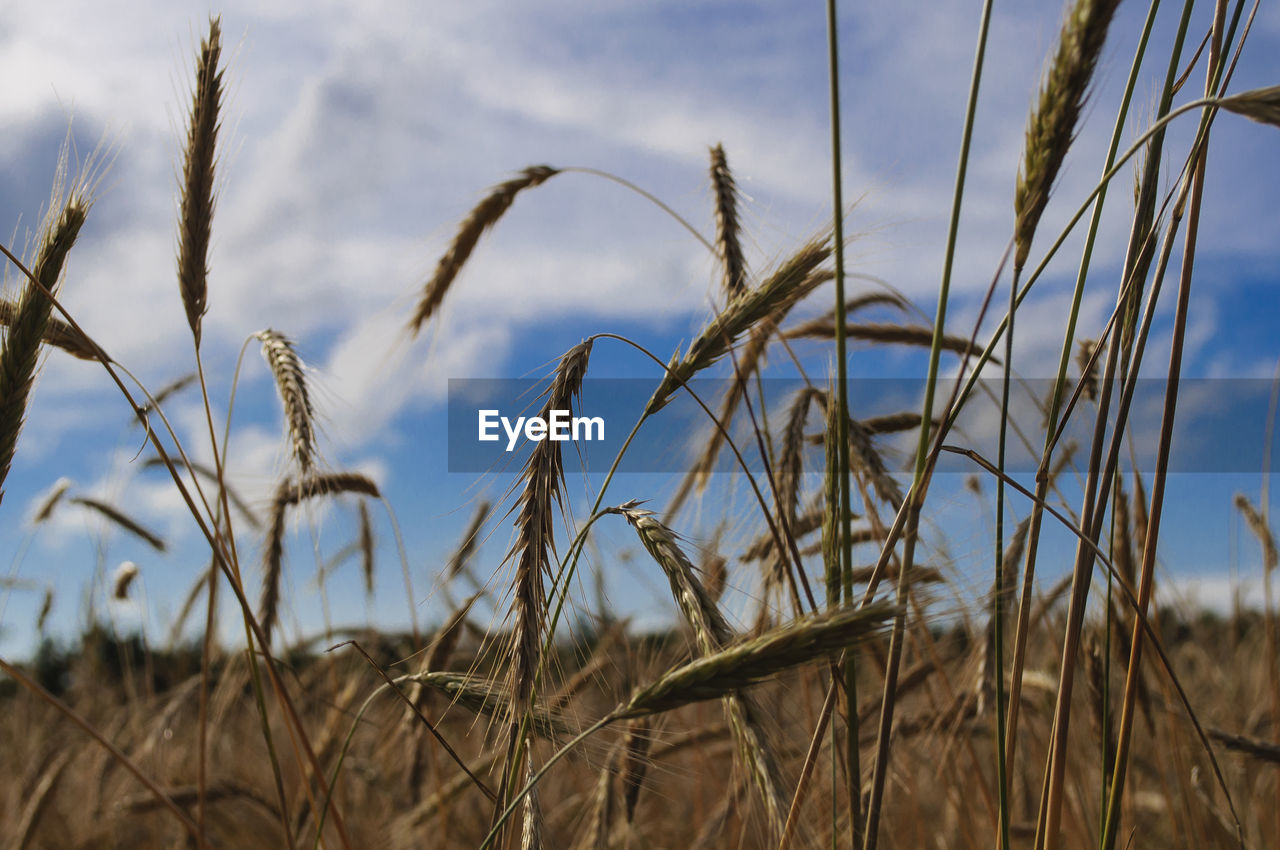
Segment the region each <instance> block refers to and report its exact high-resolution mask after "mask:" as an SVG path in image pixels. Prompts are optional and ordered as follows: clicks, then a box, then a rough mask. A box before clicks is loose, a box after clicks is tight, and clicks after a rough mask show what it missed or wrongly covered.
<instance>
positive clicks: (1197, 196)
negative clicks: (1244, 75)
mask: <svg viewBox="0 0 1280 850" xmlns="http://www.w3.org/2000/svg"><path fill="white" fill-rule="evenodd" d="M1226 7H1227V4H1226V0H1219V2H1218V5H1217V9H1216V12H1215V17H1214V28H1213V33H1214V37H1213V39H1212V41H1211V46H1210V56H1209V77H1208V80H1207V81H1206V84H1205V90H1206V93H1212V92H1213V90H1214V88H1215V84H1216V82H1217V79H1218V75H1219V73H1220V71H1221V65H1220V57H1221V55H1222V32H1223V27H1224V25H1225V19H1226ZM1233 29H1234V23H1233ZM1212 118H1213V111H1212V110H1211V109H1209V110H1206V113H1205V115H1204V118H1203V120H1202V125H1201V126H1202V129H1203V131H1204V132H1205V133H1206V135H1205V136H1204V137H1203V140H1202V141H1201V143H1200V144H1199V145H1198V148H1197V151H1198V156H1197V160H1196V166H1195V170H1194V173H1193V175H1192V178H1191V181H1190V199H1189V202H1188V205H1187V232H1186V237H1185V242H1184V246H1183V263H1182V273H1181V280H1180V281H1179V287H1178V301H1177V307H1176V311H1175V313H1174V330H1173V338H1172V341H1171V343H1170V353H1169V378H1168V389H1167V390H1166V392H1165V407H1164V413H1163V417H1162V420H1161V426H1160V442H1159V448H1158V452H1157V458H1156V470H1155V476H1154V479H1153V484H1152V491H1151V508H1150V513H1149V515H1148V520H1147V533H1146V539H1145V541H1144V545H1143V552H1142V576H1141V580H1140V583H1139V590H1138V596H1139V599H1138V605H1139V611H1140V613H1141V614H1142V615H1144V616H1145V614H1146V611H1147V607H1148V605H1149V604H1150V598H1151V586H1152V576H1153V573H1154V570H1155V550H1156V543H1157V540H1158V537H1159V533H1160V519H1161V514H1162V511H1163V501H1164V488H1165V481H1166V478H1167V474H1168V465H1169V452H1170V444H1171V442H1172V439H1173V423H1174V416H1175V414H1176V412H1177V402H1178V385H1179V381H1180V377H1181V372H1182V353H1183V346H1184V342H1185V337H1186V324H1187V310H1188V304H1189V302H1190V295H1191V278H1192V270H1193V268H1194V264H1195V251H1196V241H1197V236H1198V233H1199V220H1200V207H1201V199H1202V197H1203V191H1204V177H1205V162H1206V159H1207V153H1208V138H1207V130H1208V124H1209V122H1210V121H1212ZM1198 141H1200V140H1198ZM1184 197H1185V189H1184ZM1182 202H1183V199H1182V198H1180V199H1179V204H1178V206H1179V208H1180V207H1181V206H1182ZM1142 638H1143V635H1142V633H1141V632H1140V631H1139V630H1138V629H1137V627H1136V625H1135V633H1134V635H1133V641H1132V645H1131V647H1130V653H1129V668H1128V672H1127V674H1126V676H1125V689H1124V705H1123V708H1122V709H1121V715H1120V731H1119V735H1118V737H1117V744H1116V764H1115V771H1114V779H1113V781H1112V785H1111V793H1110V797H1109V800H1108V804H1107V811H1106V824H1105V828H1104V830H1103V836H1102V844H1101V846H1102V847H1103V848H1104V850H1109V848H1111V847H1113V846H1114V845H1115V838H1116V833H1117V830H1118V828H1119V820H1120V802H1121V799H1122V797H1123V794H1124V780H1125V774H1126V770H1127V768H1128V754H1129V746H1130V736H1131V732H1132V728H1133V709H1134V703H1135V699H1136V696H1137V678H1138V675H1139V674H1140V672H1141V662H1142V647H1143V640H1142ZM1051 814H1052V812H1051ZM1238 837H1239V840H1240V843H1241V846H1243V844H1244V836H1243V834H1239V836H1238Z"/></svg>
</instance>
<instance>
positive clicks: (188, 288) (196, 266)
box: [178, 18, 222, 348]
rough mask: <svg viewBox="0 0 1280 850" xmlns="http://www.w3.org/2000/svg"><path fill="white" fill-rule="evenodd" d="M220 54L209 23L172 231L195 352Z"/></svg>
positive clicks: (204, 289) (202, 303) (202, 302)
mask: <svg viewBox="0 0 1280 850" xmlns="http://www.w3.org/2000/svg"><path fill="white" fill-rule="evenodd" d="M221 54H222V26H221V22H220V20H219V19H218V18H212V19H210V21H209V36H208V38H206V39H205V40H204V41H203V42H202V43H201V45H200V59H199V61H198V63H197V64H196V90H195V95H194V97H193V100H192V104H191V121H190V126H189V129H188V130H187V149H186V158H185V161H184V163H183V169H182V211H181V218H180V221H179V229H178V234H179V235H178V287H179V289H180V290H181V293H182V306H183V308H184V309H185V310H186V313H187V324H188V325H190V326H191V335H192V337H193V338H194V339H195V344H196V347H197V348H199V346H200V329H201V322H202V320H203V318H204V314H205V311H206V310H208V303H207V302H208V275H209V268H208V262H209V257H208V255H209V228H210V224H211V223H212V221H213V207H214V196H213V183H214V163H215V160H216V153H215V149H216V147H217V141H218V129H219V118H218V112H219V110H220V108H221V101H222V71H221V70H219V68H218V60H219V58H220V56H221Z"/></svg>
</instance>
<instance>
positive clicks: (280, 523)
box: [258, 472, 382, 646]
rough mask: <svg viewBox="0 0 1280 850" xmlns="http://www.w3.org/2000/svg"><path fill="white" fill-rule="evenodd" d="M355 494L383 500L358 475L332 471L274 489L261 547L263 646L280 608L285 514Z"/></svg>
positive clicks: (268, 640) (375, 488)
mask: <svg viewBox="0 0 1280 850" xmlns="http://www.w3.org/2000/svg"><path fill="white" fill-rule="evenodd" d="M339 493H354V494H357V495H363V496H368V497H369V498H372V499H380V498H382V493H381V492H380V491H379V490H378V485H377V484H376V483H374V481H373V480H372V479H371V478H369V477H368V476H366V475H361V474H360V473H358V472H332V473H326V474H323V475H312V476H308V477H307V478H303V479H301V480H299V481H296V482H295V481H291V480H285V481H282V482H280V485H279V486H278V487H277V488H276V494H275V498H274V499H272V503H271V513H270V518H269V520H268V524H267V541H266V545H265V546H264V547H263V556H262V561H263V566H262V600H261V602H260V604H259V609H260V612H259V615H258V620H259V622H260V623H261V625H262V634H263V637H265V638H266V645H267V646H270V645H271V632H272V631H273V630H274V629H275V626H276V623H277V622H278V616H279V607H280V574H281V572H282V570H283V567H284V531H285V514H286V511H287V509H288V508H289V506H290V505H296V504H299V503H300V502H302V501H304V500H306V499H313V498H316V497H319V496H330V495H336V494H339Z"/></svg>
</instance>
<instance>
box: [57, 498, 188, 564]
mask: <svg viewBox="0 0 1280 850" xmlns="http://www.w3.org/2000/svg"><path fill="white" fill-rule="evenodd" d="M70 502H71V503H72V504H75V505H80V506H81V507H85V508H88V509H89V510H91V511H94V512H96V513H98V514H101V515H102V516H103V517H105V518H106V519H108V520H110V521H111V522H112V523H114V524H115V525H118V526H120V527H121V528H123V529H124V530H125V531H127V532H129V533H130V534H132V535H134V536H135V537H138V538H140V539H142V540H145V541H146V543H147V545H149V546H150V547H151V548H152V549H155V550H156V551H157V552H163V551H164V550H165V543H164V539H163V538H162V537H161V536H160V535H158V534H156V533H155V532H154V531H151V530H150V529H148V528H146V527H145V526H143V525H142V523H140V522H138V521H137V520H135V519H134V518H133V517H131V516H129V515H128V514H126V513H125V512H124V511H122V510H120V509H119V508H117V507H116V506H114V505H109V504H107V503H106V502H104V501H102V500H101V499H94V498H90V497H89V496H76V497H75V498H73V499H71V500H70Z"/></svg>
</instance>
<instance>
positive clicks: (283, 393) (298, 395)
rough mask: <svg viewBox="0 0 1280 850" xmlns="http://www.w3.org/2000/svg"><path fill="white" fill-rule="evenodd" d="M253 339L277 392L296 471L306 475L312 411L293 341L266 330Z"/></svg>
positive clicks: (311, 457)
mask: <svg viewBox="0 0 1280 850" xmlns="http://www.w3.org/2000/svg"><path fill="white" fill-rule="evenodd" d="M254 336H255V337H256V338H257V339H258V340H259V341H260V342H261V343H262V356H263V358H264V359H265V360H266V361H267V365H268V366H270V367H271V374H272V376H273V377H274V378H275V381H276V390H277V392H279V393H280V401H281V403H282V404H283V405H284V415H285V420H286V421H287V423H288V429H289V442H290V445H291V446H292V450H293V459H294V461H295V462H296V463H297V465H298V471H299V472H301V473H302V474H303V475H306V474H308V473H309V472H311V470H312V469H313V468H314V466H315V451H316V448H315V430H314V426H313V420H314V418H315V411H314V410H313V409H312V407H311V396H310V395H309V394H308V392H307V381H306V376H305V375H304V374H303V366H302V360H301V358H299V357H298V352H297V351H295V350H294V347H293V340H291V339H289V337H287V336H285V335H284V334H282V333H280V332H279V331H276V330H272V329H271V328H268V329H266V330H264V331H259V332H258V333H256V334H254Z"/></svg>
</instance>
